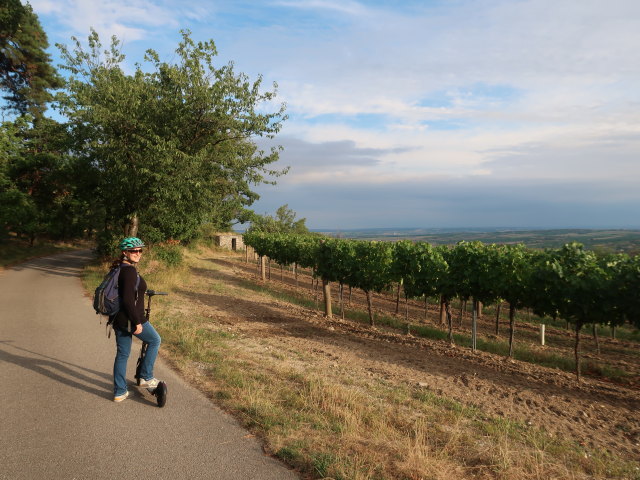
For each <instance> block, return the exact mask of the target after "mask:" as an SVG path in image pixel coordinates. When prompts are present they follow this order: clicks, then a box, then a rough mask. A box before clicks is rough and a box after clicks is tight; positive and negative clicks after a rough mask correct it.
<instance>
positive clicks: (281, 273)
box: [280, 265, 284, 282]
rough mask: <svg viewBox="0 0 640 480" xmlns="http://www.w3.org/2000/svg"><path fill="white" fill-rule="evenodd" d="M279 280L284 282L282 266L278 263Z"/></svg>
mask: <svg viewBox="0 0 640 480" xmlns="http://www.w3.org/2000/svg"><path fill="white" fill-rule="evenodd" d="M280 281H281V282H284V266H283V265H280Z"/></svg>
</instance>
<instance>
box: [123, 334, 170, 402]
mask: <svg viewBox="0 0 640 480" xmlns="http://www.w3.org/2000/svg"><path fill="white" fill-rule="evenodd" d="M114 332H115V334H116V359H115V361H114V362H113V394H114V395H116V396H118V395H124V393H125V392H126V391H127V378H126V377H127V360H129V354H130V353H131V343H132V342H133V337H132V334H131V333H129V332H125V331H122V330H119V329H117V328H114ZM136 337H138V338H139V339H140V340H142V341H143V342H147V343H148V344H149V347H148V348H147V354H146V355H145V357H144V361H143V362H142V365H141V367H140V378H142V379H143V380H151V379H152V378H153V365H154V363H155V362H156V357H157V356H158V350H159V349H160V342H161V341H162V340H161V339H160V335H158V332H156V330H155V329H154V328H153V325H151V323H149V322H146V323H143V324H142V332H141V333H140V334H138V335H136Z"/></svg>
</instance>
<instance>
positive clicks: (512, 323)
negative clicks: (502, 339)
mask: <svg viewBox="0 0 640 480" xmlns="http://www.w3.org/2000/svg"><path fill="white" fill-rule="evenodd" d="M515 330H516V307H515V306H513V305H512V304H511V303H510V304H509V358H512V357H513V336H514V333H515Z"/></svg>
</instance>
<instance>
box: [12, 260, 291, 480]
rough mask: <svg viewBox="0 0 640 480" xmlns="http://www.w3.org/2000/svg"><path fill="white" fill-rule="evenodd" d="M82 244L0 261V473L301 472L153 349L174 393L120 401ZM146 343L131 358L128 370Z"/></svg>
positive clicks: (247, 475) (223, 475)
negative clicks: (0, 265)
mask: <svg viewBox="0 0 640 480" xmlns="http://www.w3.org/2000/svg"><path fill="white" fill-rule="evenodd" d="M89 258H90V253H89V252H88V251H75V252H71V253H65V254H62V255H56V256H52V257H47V258H41V259H37V260H32V261H29V262H27V263H24V264H22V265H19V266H17V267H14V268H10V269H8V270H6V271H4V272H0V442H1V445H0V479H8V480H9V479H10V480H14V479H29V480H32V479H103V478H104V479H107V478H108V479H116V480H117V479H125V478H131V479H147V478H149V479H154V480H161V479H172V480H175V479H199V478H206V479H220V480H224V479H243V480H244V479H256V480H259V479H265V480H266V479H274V480H280V479H283V480H285V479H296V478H299V477H298V476H297V475H296V474H295V473H294V472H292V471H290V470H288V469H287V468H286V467H285V466H283V465H282V464H281V463H280V462H278V461H277V460H274V459H273V458H271V457H268V456H266V455H265V454H264V453H263V452H262V449H261V446H260V444H259V442H258V441H257V440H256V439H255V438H253V437H251V436H250V435H249V432H247V431H246V430H244V429H242V428H241V427H240V426H239V425H238V424H237V423H236V421H235V420H234V419H233V418H231V417H229V416H228V415H226V414H225V413H224V412H222V411H221V410H220V409H218V408H217V407H216V406H215V405H213V404H212V403H211V402H210V401H209V400H208V399H207V398H206V397H205V396H204V395H202V394H201V393H200V392H198V391H197V390H195V389H193V388H191V387H190V386H189V385H187V384H186V383H185V382H184V381H183V380H181V379H180V378H179V377H178V376H177V375H176V374H175V373H174V372H173V371H171V370H170V369H169V368H168V367H167V366H165V365H163V362H162V361H161V360H160V359H158V361H157V362H156V371H155V374H156V377H158V378H160V379H163V380H166V381H167V383H168V385H169V396H168V402H167V405H166V406H165V407H164V408H158V407H157V405H156V403H155V398H154V397H151V396H147V397H145V396H143V395H142V394H140V393H138V391H137V388H136V387H134V386H133V384H132V385H131V386H130V391H131V394H132V396H130V397H129V399H127V400H125V401H124V402H122V403H114V402H113V400H112V399H113V393H112V392H113V386H112V373H111V372H112V367H113V357H114V355H115V341H114V338H113V335H112V336H111V338H107V336H106V334H105V326H104V324H102V325H100V322H99V317H97V316H96V315H95V313H94V312H93V308H92V306H91V300H90V299H89V298H87V297H85V296H84V295H83V291H82V287H81V285H80V278H79V274H80V270H81V266H82V264H83V263H84V262H86V261H87V260H88V259H89ZM139 351H140V349H139V343H138V342H137V341H136V342H135V343H134V346H133V349H132V352H131V357H130V358H129V371H128V378H130V379H133V374H134V370H135V359H136V358H137V355H138V353H139Z"/></svg>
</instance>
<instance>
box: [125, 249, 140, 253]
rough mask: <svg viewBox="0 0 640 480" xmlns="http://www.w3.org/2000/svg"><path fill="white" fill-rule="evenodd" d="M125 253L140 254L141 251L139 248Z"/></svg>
mask: <svg viewBox="0 0 640 480" xmlns="http://www.w3.org/2000/svg"><path fill="white" fill-rule="evenodd" d="M127 252H129V253H142V249H141V248H136V249H135V250H127Z"/></svg>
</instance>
